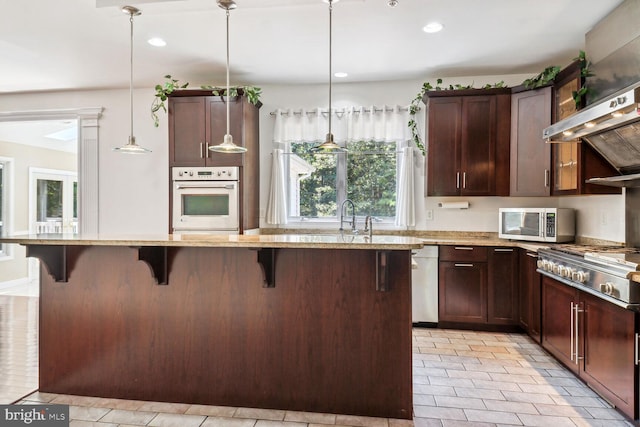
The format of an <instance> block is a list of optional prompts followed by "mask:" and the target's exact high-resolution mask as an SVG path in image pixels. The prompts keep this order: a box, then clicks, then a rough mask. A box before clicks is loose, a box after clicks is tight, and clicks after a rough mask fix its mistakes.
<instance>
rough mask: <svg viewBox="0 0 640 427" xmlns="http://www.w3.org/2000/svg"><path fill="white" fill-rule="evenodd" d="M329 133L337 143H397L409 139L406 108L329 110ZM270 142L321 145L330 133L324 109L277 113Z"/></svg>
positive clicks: (385, 107)
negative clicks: (318, 143)
mask: <svg viewBox="0 0 640 427" xmlns="http://www.w3.org/2000/svg"><path fill="white" fill-rule="evenodd" d="M332 112H333V117H332V119H331V133H333V135H334V140H335V141H336V142H338V143H345V142H351V141H362V140H375V141H386V142H393V141H396V142H398V143H399V146H401V147H403V146H405V145H406V143H407V141H409V140H411V131H410V130H409V127H408V126H407V123H408V122H409V113H408V111H407V109H406V108H401V107H398V106H396V107H393V108H390V107H387V106H381V107H376V106H370V107H344V108H335V109H334V108H332ZM274 114H275V117H276V120H275V124H274V129H273V142H274V143H276V144H283V143H287V142H299V141H305V142H323V141H324V140H325V137H326V135H327V132H328V131H329V121H328V118H329V117H328V112H327V109H326V108H325V109H322V108H315V109H313V110H305V109H302V110H296V111H293V110H291V109H289V110H280V109H278V110H276V111H275V113H274Z"/></svg>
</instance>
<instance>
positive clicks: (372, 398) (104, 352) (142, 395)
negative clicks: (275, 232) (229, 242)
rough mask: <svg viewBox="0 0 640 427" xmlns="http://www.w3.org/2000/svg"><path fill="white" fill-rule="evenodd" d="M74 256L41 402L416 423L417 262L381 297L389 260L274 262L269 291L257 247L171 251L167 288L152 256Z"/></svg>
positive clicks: (302, 254)
mask: <svg viewBox="0 0 640 427" xmlns="http://www.w3.org/2000/svg"><path fill="white" fill-rule="evenodd" d="M27 246H28V247H29V248H30V249H31V248H35V247H36V246H37V245H34V246H30V245H27ZM64 248H65V252H64V260H63V261H64V266H65V269H66V270H65V274H64V276H67V277H66V279H67V282H56V281H55V279H54V277H53V276H52V275H50V274H49V267H48V266H47V265H46V262H43V263H42V265H43V267H42V271H41V285H40V301H41V303H40V391H43V392H51V393H63V394H75V395H86V396H98V397H109V398H122V399H134V400H147V401H164V402H184V403H192V404H207V405H224V406H242V407H255V408H277V409H287V410H299V411H311V412H324V413H339V414H354V415H366V416H376V417H388V418H405V419H411V417H412V378H411V250H406V249H405V250H396V251H394V250H391V251H388V252H387V253H386V254H387V255H388V256H386V257H385V259H384V263H385V265H384V267H385V269H386V273H387V274H388V278H387V288H388V289H386V290H385V289H382V290H377V289H376V280H377V278H376V272H377V268H378V267H379V263H380V260H379V259H377V253H378V252H377V251H376V250H366V249H323V248H319V249H312V248H311V249H310V248H277V249H273V251H272V252H269V253H272V254H273V257H274V259H275V262H274V263H273V271H272V278H273V283H272V284H271V285H272V286H273V287H265V286H264V280H265V272H264V271H263V269H262V268H261V265H260V264H259V263H258V262H257V254H258V251H257V250H256V249H252V248H246V247H228V248H226V247H225V248H221V247H167V248H162V249H163V251H161V252H159V253H160V254H163V255H164V256H165V257H166V258H165V259H164V260H161V261H160V263H159V264H156V266H157V265H161V267H162V266H163V265H164V266H165V267H166V269H165V271H166V272H167V276H166V284H164V285H162V284H157V283H158V282H157V280H156V277H155V276H154V274H153V270H152V269H151V268H150V267H149V264H148V263H147V262H143V261H139V260H138V257H139V253H140V252H139V248H136V247H129V246H113V245H105V246H91V245H85V246H73V245H70V246H64ZM39 251H40V253H43V252H46V251H47V249H46V247H45V249H44V250H43V247H42V246H41V247H40V249H39ZM32 255H34V254H32ZM54 258H55V257H54ZM165 263H166V264H165ZM152 265H153V263H152ZM159 270H162V268H159ZM160 282H161V283H162V280H160Z"/></svg>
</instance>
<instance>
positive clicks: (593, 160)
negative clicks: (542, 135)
mask: <svg viewBox="0 0 640 427" xmlns="http://www.w3.org/2000/svg"><path fill="white" fill-rule="evenodd" d="M583 83H584V81H583V78H582V77H581V75H580V63H579V62H578V61H576V62H574V63H572V64H571V65H569V66H568V67H567V68H565V69H564V70H562V71H561V72H560V73H559V74H558V76H557V77H556V79H555V83H554V86H553V89H554V97H553V101H552V107H553V111H552V117H553V123H555V122H557V121H559V120H562V119H564V118H566V117H569V116H570V115H572V114H573V113H575V112H576V111H577V110H578V107H577V106H576V104H575V101H574V100H573V95H572V94H573V92H575V91H577V90H578V89H580V87H582V84H583ZM580 107H581V106H580ZM551 146H552V149H551V182H552V190H551V194H552V195H554V196H562V195H574V194H617V193H621V192H622V190H621V189H620V188H615V187H606V186H602V185H594V184H585V181H586V180H587V179H589V178H594V177H599V176H600V177H601V176H613V175H617V174H618V172H617V171H616V170H615V169H614V168H613V167H612V166H611V165H609V164H608V163H607V161H606V160H604V159H603V158H602V156H600V155H599V154H598V153H597V152H596V151H595V150H594V149H592V148H591V147H590V146H589V145H588V144H586V143H584V144H583V143H580V142H565V143H561V144H551Z"/></svg>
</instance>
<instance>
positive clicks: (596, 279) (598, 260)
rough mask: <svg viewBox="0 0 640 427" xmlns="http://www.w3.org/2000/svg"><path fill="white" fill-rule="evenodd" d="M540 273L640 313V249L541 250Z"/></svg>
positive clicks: (558, 247) (575, 247) (580, 247)
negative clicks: (639, 281)
mask: <svg viewBox="0 0 640 427" xmlns="http://www.w3.org/2000/svg"><path fill="white" fill-rule="evenodd" d="M538 272H540V273H541V274H544V275H546V276H549V277H552V278H554V279H556V280H559V281H561V282H563V283H566V284H568V285H570V286H573V287H576V288H579V289H582V290H584V291H586V292H589V293H591V294H594V295H596V296H598V297H601V298H603V299H606V300H608V301H610V302H612V303H614V304H616V305H618V306H621V307H624V308H627V309H633V310H640V283H638V281H637V280H639V277H640V249H638V248H628V247H622V246H583V245H553V246H551V247H550V248H548V249H540V250H539V251H538Z"/></svg>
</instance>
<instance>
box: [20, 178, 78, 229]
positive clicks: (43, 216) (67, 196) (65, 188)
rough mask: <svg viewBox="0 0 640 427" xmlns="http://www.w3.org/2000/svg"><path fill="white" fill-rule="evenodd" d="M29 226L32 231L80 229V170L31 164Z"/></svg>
mask: <svg viewBox="0 0 640 427" xmlns="http://www.w3.org/2000/svg"><path fill="white" fill-rule="evenodd" d="M29 172H30V183H31V184H30V187H31V189H30V197H29V212H30V215H29V216H30V221H29V230H30V232H31V233H37V234H49V233H77V232H78V176H77V173H76V172H71V171H59V170H46V169H38V168H30V171H29Z"/></svg>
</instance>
